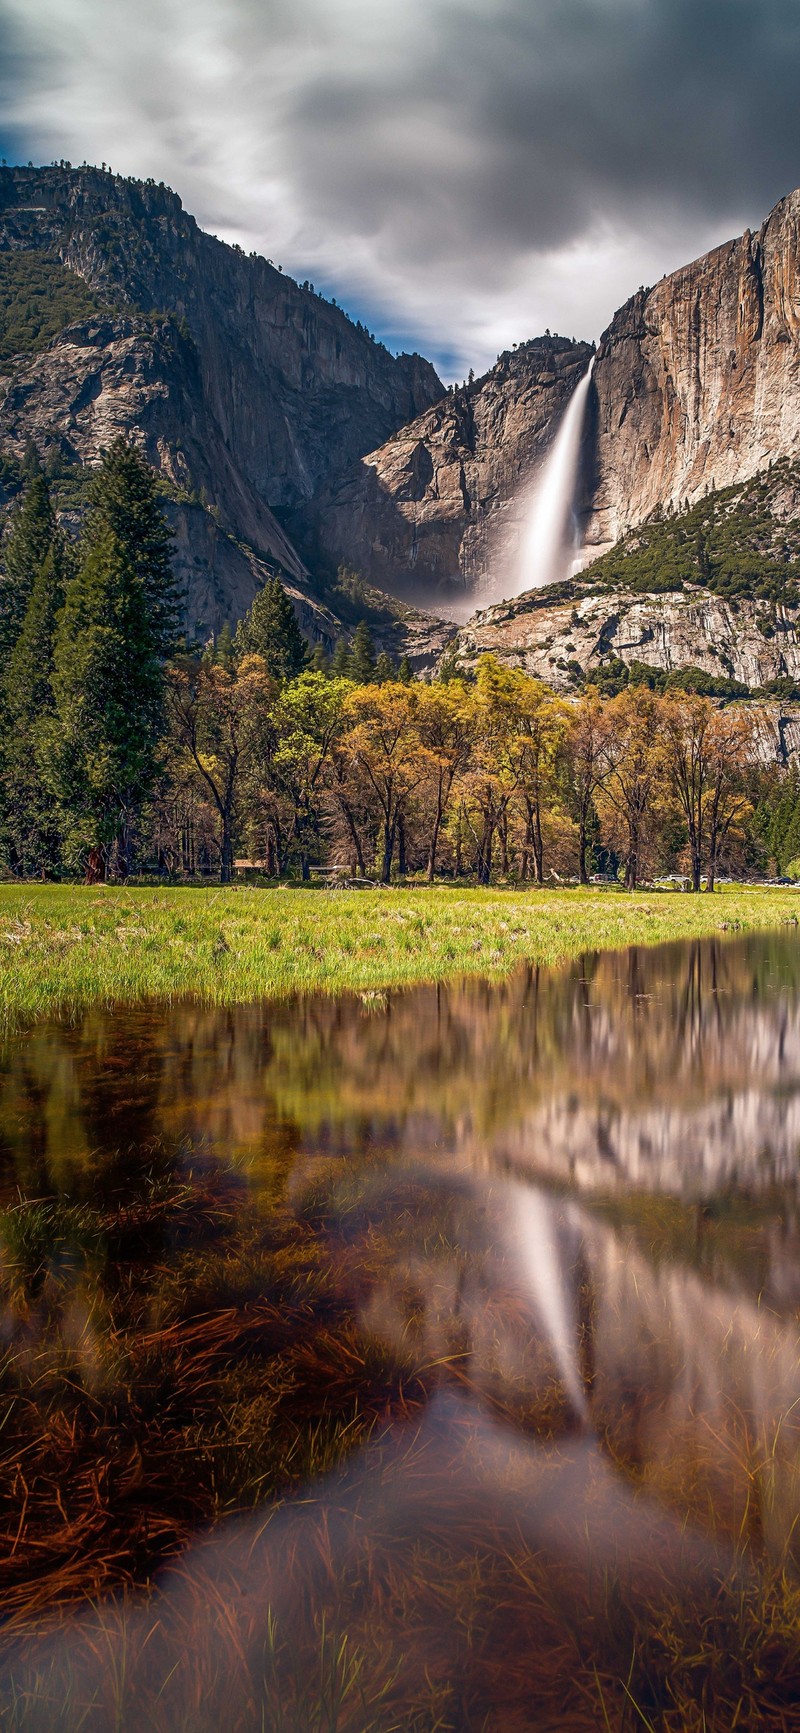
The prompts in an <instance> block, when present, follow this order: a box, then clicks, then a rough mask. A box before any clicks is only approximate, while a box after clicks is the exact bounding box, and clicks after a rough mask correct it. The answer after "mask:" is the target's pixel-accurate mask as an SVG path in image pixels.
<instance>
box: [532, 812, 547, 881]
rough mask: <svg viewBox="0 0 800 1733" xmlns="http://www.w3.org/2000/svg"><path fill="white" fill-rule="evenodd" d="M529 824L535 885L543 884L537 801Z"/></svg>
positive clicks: (540, 819)
mask: <svg viewBox="0 0 800 1733" xmlns="http://www.w3.org/2000/svg"><path fill="white" fill-rule="evenodd" d="M532 816H533V823H532V825H531V842H532V844H533V867H534V872H535V874H536V883H537V885H543V884H544V843H543V841H542V811H541V807H540V806H539V803H538V801H537V803H536V805H535V807H534V809H533V815H532Z"/></svg>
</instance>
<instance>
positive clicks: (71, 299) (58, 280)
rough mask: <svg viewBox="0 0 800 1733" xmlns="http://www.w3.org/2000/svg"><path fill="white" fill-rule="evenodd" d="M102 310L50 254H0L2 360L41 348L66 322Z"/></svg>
mask: <svg viewBox="0 0 800 1733" xmlns="http://www.w3.org/2000/svg"><path fill="white" fill-rule="evenodd" d="M105 311H107V308H106V307H105V306H104V303H103V302H102V301H101V300H100V298H99V296H97V295H95V294H94V293H93V291H92V290H91V289H90V288H89V287H88V285H87V284H86V283H84V281H83V278H82V277H79V276H77V275H76V273H75V272H74V271H69V270H67V268H66V266H65V265H62V263H61V261H60V259H58V258H56V257H55V255H54V254H52V253H39V252H31V253H10V252H7V253H2V254H0V362H2V361H10V360H11V359H12V357H13V356H15V355H30V354H32V353H33V352H34V351H35V350H37V349H44V348H46V347H47V344H48V343H49V342H50V341H51V338H53V337H57V336H58V334H59V332H60V331H64V330H66V328H67V326H68V325H74V324H77V323H79V322H80V321H81V320H82V319H88V318H90V317H91V316H92V314H96V313H99V312H105Z"/></svg>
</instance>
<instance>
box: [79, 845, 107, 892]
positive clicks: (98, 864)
mask: <svg viewBox="0 0 800 1733" xmlns="http://www.w3.org/2000/svg"><path fill="white" fill-rule="evenodd" d="M105 882H106V851H105V849H104V848H103V847H102V846H101V845H100V844H99V843H96V844H95V846H94V848H90V850H89V855H88V859H87V862H86V876H85V878H84V884H87V885H104V884H105Z"/></svg>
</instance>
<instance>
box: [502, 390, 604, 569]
mask: <svg viewBox="0 0 800 1733" xmlns="http://www.w3.org/2000/svg"><path fill="white" fill-rule="evenodd" d="M593 367H594V357H592V360H591V361H590V363H589V367H588V369H587V371H586V373H585V374H584V376H583V378H582V380H581V382H580V385H578V386H576V388H575V390H574V391H573V393H572V396H571V398H570V400H569V403H568V404H567V409H566V413H565V415H564V419H563V421H562V423H561V426H560V427H559V430H558V433H557V434H556V437H555V441H554V443H553V448H552V451H551V452H550V454H549V456H548V457H547V458H545V462H544V465H543V467H542V469H541V471H540V473H539V475H538V476H537V479H536V481H535V483H534V486H533V490H532V493H531V495H530V498H529V502H528V509H527V522H526V524H525V527H524V530H523V534H522V539H521V543H520V547H519V552H518V554H517V557H516V562H515V569H514V571H513V575H512V580H511V588H510V589H506V595H507V596H521V595H522V594H523V592H524V591H525V590H537V589H541V587H542V585H543V584H555V583H557V582H558V580H559V579H560V578H566V577H568V576H569V573H570V569H571V567H572V565H573V562H574V560H575V557H576V553H577V547H576V536H575V528H576V526H575V523H574V518H573V506H574V501H575V485H576V481H577V476H578V460H579V458H580V450H581V438H582V435H583V423H584V418H585V415H586V403H587V400H588V396H589V386H590V384H591V380H592V369H593Z"/></svg>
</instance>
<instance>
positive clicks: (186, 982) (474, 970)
mask: <svg viewBox="0 0 800 1733" xmlns="http://www.w3.org/2000/svg"><path fill="white" fill-rule="evenodd" d="M798 911H800V898H798V895H797V893H796V892H795V891H794V890H792V889H787V890H783V889H772V888H767V887H765V888H760V887H746V888H743V887H730V888H726V889H724V890H722V891H717V892H716V893H715V894H714V895H713V896H707V895H705V894H701V895H699V896H692V895H689V894H688V893H685V892H681V891H647V892H636V893H633V894H625V893H624V892H617V891H616V890H613V889H612V890H592V889H589V890H578V889H555V890H544V891H529V890H526V891H518V890H514V889H503V888H496V889H489V890H472V889H463V888H457V887H442V886H437V887H434V888H433V889H428V888H422V887H419V888H417V887H416V886H408V887H403V888H402V889H401V888H398V889H378V888H375V889H368V890H354V889H336V890H333V889H317V888H312V889H299V888H297V889H292V888H274V889H254V888H249V887H242V888H226V889H224V890H222V889H210V888H202V889H188V888H168V889H165V888H161V887H156V888H150V887H148V888H130V889H129V888H123V887H120V886H83V885H80V886H77V885H58V886H54V885H30V884H27V885H24V886H23V885H11V884H5V885H0V1015H2V1016H5V1017H16V1016H25V1017H29V1016H35V1015H37V1014H40V1013H46V1012H50V1011H54V1010H56V1009H59V1008H65V1009H68V1008H70V1007H77V1006H81V1005H87V1004H90V1003H92V1002H93V1001H99V1002H101V1003H113V1002H127V1003H130V1002H131V1001H133V1000H136V999H141V998H145V997H152V996H157V997H162V998H171V997H174V996H192V995H194V996H198V997H200V998H202V999H205V1000H208V1001H209V1002H214V1003H219V1004H233V1003H236V1002H243V1001H246V1000H250V999H257V998H261V997H265V996H282V995H285V994H289V993H295V992H326V993H336V992H343V991H358V992H369V991H378V990H380V989H381V988H387V987H401V986H406V985H411V984H412V983H414V982H417V981H433V980H440V979H445V978H447V977H452V976H455V975H464V974H480V975H486V976H499V975H501V974H503V973H506V972H508V971H509V970H510V969H512V968H513V967H514V965H515V964H516V963H517V962H519V961H521V960H523V959H525V960H528V961H531V962H534V963H541V964H549V963H555V962H558V961H559V960H561V959H567V958H569V957H571V956H576V955H580V953H581V952H583V951H596V950H602V949H608V948H617V947H620V946H627V945H653V944H659V943H661V942H665V941H667V940H672V939H693V938H697V939H699V938H707V937H710V936H712V935H713V934H714V933H716V932H734V931H748V930H750V931H752V930H755V929H758V928H767V927H777V926H780V925H782V924H785V923H791V924H796V921H797V913H798Z"/></svg>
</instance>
